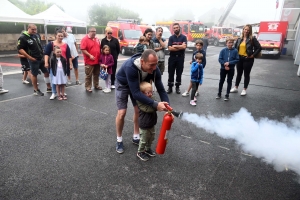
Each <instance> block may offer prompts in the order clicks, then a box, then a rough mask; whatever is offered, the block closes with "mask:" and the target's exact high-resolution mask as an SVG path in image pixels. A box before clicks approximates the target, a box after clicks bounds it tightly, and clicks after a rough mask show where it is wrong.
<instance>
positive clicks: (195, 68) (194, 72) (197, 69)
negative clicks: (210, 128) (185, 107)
mask: <svg viewBox="0 0 300 200" xmlns="http://www.w3.org/2000/svg"><path fill="white" fill-rule="evenodd" d="M195 59H196V62H193V63H192V66H191V83H192V94H191V101H190V104H191V105H192V106H196V105H197V104H196V101H197V99H196V97H195V94H196V91H197V90H198V86H199V84H200V85H202V81H203V64H202V59H203V55H202V54H201V53H197V54H196V55H195Z"/></svg>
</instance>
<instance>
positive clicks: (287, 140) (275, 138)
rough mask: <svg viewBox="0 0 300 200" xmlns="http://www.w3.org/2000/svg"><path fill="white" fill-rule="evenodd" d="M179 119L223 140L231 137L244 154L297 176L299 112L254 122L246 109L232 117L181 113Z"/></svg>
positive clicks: (299, 155)
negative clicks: (291, 171)
mask: <svg viewBox="0 0 300 200" xmlns="http://www.w3.org/2000/svg"><path fill="white" fill-rule="evenodd" d="M182 120H185V121H188V122H190V123H193V124H195V125H196V126H197V127H199V128H203V129H205V130H206V131H207V132H210V133H216V134H217V135H218V136H220V137H222V138H225V139H234V140H235V141H236V143H237V144H238V145H240V147H241V149H242V150H243V152H245V153H249V154H251V155H253V156H255V157H257V158H262V159H264V161H265V162H267V163H269V164H272V165H273V166H274V168H275V170H277V171H283V170H286V169H291V170H293V171H295V172H296V173H297V174H298V175H299V176H300V115H299V116H297V117H295V118H287V117H286V118H284V120H283V122H279V121H275V120H269V119H267V118H261V119H260V120H258V121H255V120H254V118H253V117H252V116H251V113H249V112H248V111H247V110H246V109H245V108H241V109H240V111H239V112H237V113H233V114H232V115H231V116H225V117H223V116H222V117H214V116H213V115H206V116H205V115H200V116H199V115H197V114H189V113H183V115H182Z"/></svg>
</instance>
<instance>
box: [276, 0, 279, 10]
mask: <svg viewBox="0 0 300 200" xmlns="http://www.w3.org/2000/svg"><path fill="white" fill-rule="evenodd" d="M278 6H279V0H276V9H277V8H278Z"/></svg>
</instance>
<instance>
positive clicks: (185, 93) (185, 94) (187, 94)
mask: <svg viewBox="0 0 300 200" xmlns="http://www.w3.org/2000/svg"><path fill="white" fill-rule="evenodd" d="M189 95H190V94H189V92H188V91H185V92H184V93H182V96H183V97H187V96H189Z"/></svg>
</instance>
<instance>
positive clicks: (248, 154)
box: [241, 152, 252, 157]
mask: <svg viewBox="0 0 300 200" xmlns="http://www.w3.org/2000/svg"><path fill="white" fill-rule="evenodd" d="M241 154H243V155H245V156H249V157H252V155H251V154H247V153H243V152H241Z"/></svg>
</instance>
